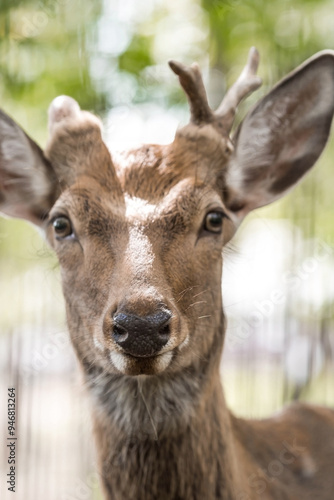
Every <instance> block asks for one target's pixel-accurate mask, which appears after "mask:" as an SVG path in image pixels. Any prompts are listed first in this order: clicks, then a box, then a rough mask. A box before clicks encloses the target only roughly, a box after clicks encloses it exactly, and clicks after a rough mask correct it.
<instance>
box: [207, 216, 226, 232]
mask: <svg viewBox="0 0 334 500" xmlns="http://www.w3.org/2000/svg"><path fill="white" fill-rule="evenodd" d="M223 219H224V214H223V213H222V212H209V213H208V214H207V215H206V217H205V220H204V229H205V230H206V231H210V233H217V234H219V233H221V231H222V227H223Z"/></svg>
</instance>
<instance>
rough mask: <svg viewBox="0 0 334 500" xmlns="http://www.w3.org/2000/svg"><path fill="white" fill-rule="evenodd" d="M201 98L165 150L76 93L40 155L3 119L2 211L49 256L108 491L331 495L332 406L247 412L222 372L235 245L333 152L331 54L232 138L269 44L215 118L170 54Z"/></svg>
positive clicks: (253, 498)
mask: <svg viewBox="0 0 334 500" xmlns="http://www.w3.org/2000/svg"><path fill="white" fill-rule="evenodd" d="M169 65H170V67H171V69H172V70H173V72H174V73H175V74H176V75H177V76H178V78H179V82H180V85H181V86H182V88H183V90H184V91H185V93H186V95H187V98H188V101H189V105H190V115H191V117H190V121H189V123H188V124H187V125H185V126H183V127H181V128H179V129H178V130H177V132H176V134H175V138H174V140H173V142H172V143H171V144H168V145H156V144H149V145H143V146H140V147H136V148H133V149H130V150H129V151H126V152H120V153H114V152H113V151H112V149H109V148H108V147H107V145H106V144H105V142H104V140H103V137H102V132H101V130H102V124H101V121H100V120H99V119H98V118H97V117H96V116H95V115H93V114H91V113H90V112H88V111H83V110H81V109H80V107H79V104H78V103H77V102H76V101H75V100H74V99H73V98H71V97H68V96H59V97H57V98H55V99H54V100H53V101H52V103H51V105H50V108H49V138H48V141H47V144H46V147H45V149H44V150H42V149H41V148H40V147H39V146H38V145H37V144H36V142H35V141H33V140H32V139H31V138H30V137H29V136H28V135H27V134H26V133H25V132H24V131H23V129H22V128H21V127H20V126H19V125H17V124H16V123H15V122H14V121H13V119H12V118H10V117H9V116H8V115H7V114H5V113H4V112H3V111H1V115H0V144H1V156H0V179H1V183H0V186H1V189H0V208H1V211H2V213H3V214H5V215H6V216H9V217H18V218H21V219H24V220H27V221H29V222H30V223H32V224H34V225H35V226H37V227H38V228H39V229H40V230H41V231H42V232H43V233H44V234H45V237H46V240H47V242H48V243H49V245H50V246H51V248H52V249H53V250H54V251H55V253H56V255H57V257H58V260H59V264H60V272H61V279H62V287H63V293H64V298H65V305H66V315H67V323H68V328H69V333H70V337H71V341H72V344H73V347H74V351H75V353H76V356H77V359H78V361H79V365H80V367H81V371H82V375H83V380H84V384H85V387H86V388H87V393H88V397H89V398H90V401H91V410H92V422H93V430H94V436H95V443H96V452H97V462H98V464H97V467H98V473H99V477H100V482H101V488H102V490H103V495H104V498H105V499H107V500H203V499H205V500H218V499H219V500H257V499H260V498H261V499H266V500H269V499H270V500H279V499H282V500H283V499H289V500H300V499H303V500H307V499H310V500H311V499H312V500H313V499H315V498H317V499H319V500H320V499H321V500H332V499H333V494H334V493H333V492H334V474H333V461H334V410H333V409H330V408H326V407H321V406H316V405H312V404H309V403H300V402H295V403H292V404H291V405H288V406H286V407H284V408H283V409H282V410H280V412H278V413H276V414H275V415H274V416H273V417H271V418H265V419H261V420H256V419H248V420H247V419H244V418H241V417H237V416H235V415H234V414H233V413H232V412H231V411H230V410H229V409H228V408H227V405H226V402H225V398H224V392H223V387H222V382H221V377H220V374H219V367H220V362H221V355H222V350H223V346H224V339H225V332H226V325H227V322H226V316H225V314H224V309H223V301H222V291H221V280H222V264H223V254H222V250H223V247H224V246H225V245H226V244H227V243H229V241H230V240H231V238H232V237H233V236H234V234H235V232H236V230H237V228H238V227H239V226H240V224H241V222H242V221H243V219H244V218H245V216H246V215H247V214H248V213H249V212H250V211H252V210H254V209H256V208H259V207H261V206H264V205H267V204H269V203H271V202H274V201H275V200H277V199H279V198H281V197H282V196H283V195H284V194H285V193H287V192H288V191H290V189H291V188H292V187H293V186H294V185H295V184H296V183H297V182H298V181H299V180H300V179H301V178H302V177H303V176H304V174H306V173H307V172H308V171H309V170H310V168H311V167H312V166H313V165H314V164H315V162H316V161H317V159H318V158H319V156H320V155H321V153H322V151H323V149H324V147H325V145H326V143H327V140H328V138H329V135H330V128H331V122H332V117H333V113H334V51H330V50H325V51H322V52H319V53H317V54H315V55H314V56H313V57H311V58H310V59H308V60H307V61H306V62H304V63H303V64H302V65H301V66H299V67H298V68H296V69H295V70H294V71H292V72H291V73H290V74H288V75H287V76H286V77H285V78H283V79H282V80H281V81H280V82H279V83H277V84H276V85H275V86H274V87H273V88H272V90H270V91H269V93H267V94H266V95H265V96H264V97H262V98H261V99H260V100H259V101H258V102H257V103H256V104H255V106H254V107H253V108H252V109H251V110H250V111H249V112H248V113H247V114H246V116H245V118H244V119H243V120H242V122H241V123H240V125H238V126H237V127H236V128H235V131H233V132H232V127H233V125H234V122H235V116H236V110H237V107H238V105H239V104H240V102H241V101H242V100H243V99H244V98H246V97H247V96H248V95H249V94H250V93H252V92H254V91H255V90H257V89H258V88H259V87H260V85H261V83H262V82H261V79H260V78H259V77H258V76H257V68H258V65H259V53H258V51H257V50H256V49H255V48H251V49H250V52H249V55H248V60H247V63H246V65H245V67H244V69H243V71H242V73H241V75H240V76H239V78H238V79H237V80H236V82H235V83H234V85H232V86H231V88H230V89H229V90H228V91H227V93H226V95H225V97H224V98H223V100H222V103H221V104H220V106H219V107H218V109H217V110H216V111H213V110H212V109H211V108H210V106H209V104H208V99H207V95H206V90H205V87H204V83H203V79H202V75H201V72H200V69H199V66H198V65H197V64H195V63H194V64H192V65H191V66H185V65H183V64H181V63H178V62H175V61H170V62H169Z"/></svg>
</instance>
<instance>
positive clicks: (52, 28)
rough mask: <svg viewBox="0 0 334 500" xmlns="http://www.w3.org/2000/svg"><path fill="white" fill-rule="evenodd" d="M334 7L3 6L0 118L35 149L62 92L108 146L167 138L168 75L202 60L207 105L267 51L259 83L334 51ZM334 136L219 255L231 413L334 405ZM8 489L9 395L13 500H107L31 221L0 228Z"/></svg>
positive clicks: (170, 129)
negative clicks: (173, 67) (95, 123)
mask: <svg viewBox="0 0 334 500" xmlns="http://www.w3.org/2000/svg"><path fill="white" fill-rule="evenodd" d="M333 26H334V1H333V0H331V1H325V0H304V1H302V0H299V1H298V0H294V1H290V0H280V1H276V0H273V1H270V2H269V1H266V0H245V1H239V0H235V1H233V0H231V1H223V0H202V1H200V0H169V1H168V2H166V1H162V0H119V1H117V0H105V1H101V0H94V1H93V0H88V1H84V0H52V1H51V0H50V1H49V0H39V1H28V0H27V1H19V0H1V3H0V35H1V40H0V68H1V77H0V98H1V101H0V102H1V104H0V105H1V107H2V108H3V109H4V110H5V111H6V112H7V113H8V114H10V115H11V116H12V117H13V118H14V119H15V120H16V121H17V122H18V123H20V124H21V126H23V128H24V129H25V130H26V131H27V132H28V133H29V134H30V135H31V136H32V137H33V138H34V139H35V140H37V142H39V143H40V144H41V145H42V146H43V145H44V144H45V142H46V137H47V126H46V118H47V108H48V105H49V103H50V101H51V100H52V99H53V98H54V97H55V96H57V95H59V94H67V95H71V96H72V97H74V98H75V99H77V100H78V102H79V103H80V105H81V107H82V108H85V109H88V110H91V111H94V112H96V113H97V114H99V115H100V116H101V117H102V119H103V122H104V128H105V137H106V139H107V140H108V142H109V143H110V146H111V147H112V148H114V149H121V148H124V147H128V146H129V145H135V144H138V143H141V142H158V143H168V142H170V141H171V140H172V139H173V136H174V133H175V130H176V128H177V126H178V124H185V123H186V122H187V120H188V108H187V104H186V98H185V96H184V95H183V93H182V91H181V89H180V87H179V85H178V81H177V78H176V77H175V75H174V74H172V72H171V71H170V69H169V68H168V65H167V61H168V60H169V59H177V60H180V61H182V62H185V63H191V62H193V61H197V62H198V63H199V64H200V67H201V68H202V71H203V75H204V80H205V83H206V86H207V89H208V94H209V101H210V103H211V105H212V106H213V107H215V106H217V105H218V103H219V102H220V100H221V98H222V96H223V94H224V91H225V89H226V87H227V86H228V85H230V84H231V83H232V82H233V81H234V80H235V79H236V78H237V76H238V74H239V73H240V71H241V69H242V66H243V65H244V63H245V61H246V57H247V52H248V49H249V47H250V46H251V45H255V46H256V47H257V48H258V49H259V51H260V54H261V65H260V69H259V74H260V76H261V77H262V78H263V81H264V84H263V86H262V88H261V89H260V90H259V91H257V92H256V93H255V95H254V96H252V97H251V98H249V99H248V101H247V102H246V103H245V104H243V105H242V106H241V109H240V112H239V120H240V119H241V117H242V116H244V114H245V112H246V110H247V109H248V108H249V107H250V105H251V104H252V103H253V102H255V100H256V99H258V98H259V97H260V96H261V95H263V94H264V93H265V92H266V91H267V90H268V89H269V88H270V87H271V86H272V85H273V84H274V83H275V82H276V81H277V80H278V79H279V78H280V77H282V76H283V75H285V74H286V73H287V72H288V71H290V70H291V69H293V68H294V67H296V66H297V65H298V64H300V63H301V62H302V61H303V60H305V59H306V58H307V57H309V56H311V55H312V54H314V53H315V52H316V51H318V50H322V49H324V48H334V30H333ZM333 152H334V146H333V140H332V141H331V143H330V144H329V145H328V146H327V149H326V151H325V153H324V154H323V156H322V158H321V160H320V161H319V163H318V165H317V167H316V169H315V170H314V171H313V172H312V173H311V174H310V175H309V176H308V177H307V178H306V179H305V180H304V181H303V183H302V184H301V185H300V186H298V187H297V188H296V189H295V190H294V191H293V192H292V193H291V194H289V195H288V196H287V197H286V198H285V199H284V200H282V201H281V202H277V203H275V204H274V205H273V206H271V207H268V208H263V209H261V210H258V211H257V212H256V213H255V214H254V215H252V216H250V217H249V219H248V221H247V222H246V223H244V225H243V227H242V229H241V230H240V232H239V234H238V237H237V238H236V239H235V240H234V241H233V244H232V245H231V246H230V248H229V249H228V250H227V252H226V255H225V267H224V279H223V294H224V305H225V309H226V313H227V316H228V321H229V326H228V332H227V339H226V346H225V353H224V358H223V362H222V379H223V383H224V387H225V390H226V396H227V400H228V403H229V405H230V407H231V408H232V409H233V410H234V411H236V412H237V413H238V414H239V415H244V416H253V417H261V416H265V415H268V414H269V413H270V412H272V411H275V410H277V409H279V408H280V407H281V406H282V405H283V404H285V403H286V402H288V401H291V400H293V399H303V400H309V401H313V402H317V403H321V404H329V405H334V362H333V352H334V332H333V299H334V280H333V276H334V238H333V237H334V225H333V199H334V198H333V193H332V191H333V186H334V165H333V163H334V162H333V160H332V158H333ZM0 231H1V233H0V234H1V236H0V275H1V289H0V304H1V314H0V331H1V335H0V381H1V382H0V383H1V387H0V433H1V434H0V436H1V437H0V439H1V448H0V475H1V476H0V477H1V479H0V492H1V498H3V495H4V497H5V498H7V495H8V498H13V494H11V493H8V491H7V488H6V484H5V480H4V477H5V474H6V473H7V450H6V447H5V437H6V436H7V422H6V416H7V414H6V410H7V397H6V389H7V387H9V386H12V385H14V386H15V387H16V388H17V392H18V402H19V406H18V438H19V440H18V451H19V466H18V479H17V492H16V493H15V495H14V497H15V498H17V499H19V500H42V499H43V500H74V499H75V500H81V499H86V500H92V499H94V500H98V499H101V496H100V493H99V488H98V486H97V481H96V477H95V475H94V470H95V463H94V461H95V458H94V451H93V449H94V447H93V442H92V438H91V430H90V427H91V424H90V418H89V409H88V404H87V402H86V398H85V397H84V390H83V388H82V386H81V382H80V378H79V376H78V370H77V367H76V366H75V360H74V355H73V353H72V350H71V347H70V345H69V341H68V335H67V331H66V326H65V315H64V304H63V299H62V295H61V287H60V277H59V270H58V267H57V263H56V260H55V258H54V256H53V255H52V253H51V252H50V251H49V250H48V248H47V247H46V245H45V243H44V242H43V240H42V238H41V237H40V235H39V234H38V233H37V232H36V230H34V229H33V228H32V227H31V226H29V225H28V224H27V223H24V222H20V221H14V220H5V219H0Z"/></svg>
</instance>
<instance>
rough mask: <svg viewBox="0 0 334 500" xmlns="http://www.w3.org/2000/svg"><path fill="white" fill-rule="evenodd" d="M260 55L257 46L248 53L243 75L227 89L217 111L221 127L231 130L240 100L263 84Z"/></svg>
mask: <svg viewBox="0 0 334 500" xmlns="http://www.w3.org/2000/svg"><path fill="white" fill-rule="evenodd" d="M259 61H260V55H259V53H258V51H257V49H256V48H255V47H251V49H250V50H249V53H248V59H247V64H246V66H245V67H244V69H243V71H242V73H241V75H240V76H239V78H238V79H237V81H236V82H235V83H234V85H232V87H231V88H230V89H229V90H228V91H227V93H226V95H225V97H224V99H223V101H222V103H221V104H220V106H219V108H218V109H217V111H216V112H215V117H216V120H217V121H218V122H219V125H220V127H221V128H223V129H225V130H226V131H227V132H229V131H230V130H231V128H232V125H233V121H234V117H235V113H236V109H237V107H238V105H239V104H240V102H241V101H242V100H243V99H244V98H245V97H246V96H248V95H249V94H250V93H251V92H254V91H255V90H256V89H258V88H259V87H260V86H261V85H262V80H261V78H260V77H259V76H257V75H256V72H257V68H258V66H259Z"/></svg>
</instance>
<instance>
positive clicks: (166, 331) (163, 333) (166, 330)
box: [158, 320, 170, 342]
mask: <svg viewBox="0 0 334 500" xmlns="http://www.w3.org/2000/svg"><path fill="white" fill-rule="evenodd" d="M158 334H159V336H160V337H161V339H162V340H166V342H167V340H168V339H169V336H170V326H169V320H168V323H166V324H165V325H164V326H163V327H161V328H160V330H159V331H158Z"/></svg>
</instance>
